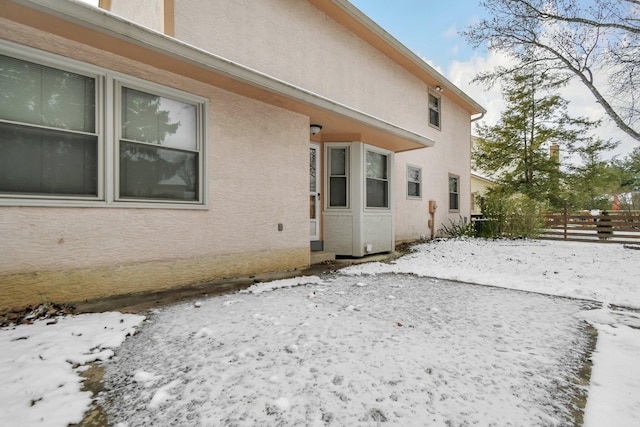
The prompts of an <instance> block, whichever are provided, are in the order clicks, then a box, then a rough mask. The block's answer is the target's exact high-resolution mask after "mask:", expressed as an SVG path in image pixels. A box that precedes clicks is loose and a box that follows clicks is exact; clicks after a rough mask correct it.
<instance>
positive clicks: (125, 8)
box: [109, 0, 165, 32]
mask: <svg viewBox="0 0 640 427" xmlns="http://www.w3.org/2000/svg"><path fill="white" fill-rule="evenodd" d="M164 7H165V0H135V1H130V0H129V1H111V2H109V10H110V11H111V12H113V13H115V14H116V15H119V16H124V17H130V18H135V19H131V20H132V21H135V22H137V23H139V24H140V25H144V26H145V27H148V28H151V29H152V30H155V31H158V32H164V30H165V28H164Z"/></svg>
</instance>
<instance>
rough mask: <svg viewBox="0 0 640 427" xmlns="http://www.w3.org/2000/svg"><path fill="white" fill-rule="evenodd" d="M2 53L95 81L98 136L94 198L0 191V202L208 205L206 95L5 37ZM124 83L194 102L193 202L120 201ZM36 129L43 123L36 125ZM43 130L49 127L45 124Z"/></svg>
mask: <svg viewBox="0 0 640 427" xmlns="http://www.w3.org/2000/svg"><path fill="white" fill-rule="evenodd" d="M0 54H2V55H6V56H10V57H13V58H16V59H19V60H23V61H28V62H32V63H35V64H39V65H42V66H46V67H50V68H55V69H58V70H61V71H68V72H71V73H75V74H79V75H82V76H86V77H90V78H93V79H95V90H96V94H95V103H96V105H95V114H96V117H95V134H96V135H97V139H98V153H97V159H98V160H97V161H98V164H97V175H98V176H97V185H98V191H97V193H98V194H97V196H61V195H40V194H38V195H32V194H27V193H24V194H15V193H11V194H9V193H0V206H45V207H46V206H52V207H56V206H62V207H64V206H75V207H115V208H127V207H128V208H164V209H209V192H208V167H207V148H208V146H209V141H208V137H209V123H208V112H209V100H208V99H207V98H204V97H202V96H199V95H195V94H192V93H189V92H185V91H182V90H179V89H175V88H172V87H169V86H164V85H162V84H159V83H155V82H151V81H147V80H144V79H140V78H137V77H134V76H131V75H127V74H123V73H120V72H116V71H112V70H109V69H106V68H103V67H98V66H95V65H92V64H88V63H85V62H82V61H78V60H75V59H70V58H65V57H62V56H60V55H58V54H55V53H51V52H46V51H41V50H39V49H35V48H30V47H27V46H22V45H18V44H16V43H13V42H9V41H5V40H0ZM123 85H124V86H125V87H130V88H132V89H135V90H141V91H144V92H147V93H151V94H153V95H157V96H162V97H167V98H170V99H174V100H177V101H181V102H185V103H188V104H192V105H195V106H196V111H197V112H196V121H197V123H196V134H197V136H196V138H197V141H196V148H197V149H198V152H197V153H198V154H197V157H198V160H197V167H198V174H197V179H198V189H197V192H196V193H197V194H196V200H195V201H181V200H175V199H132V198H126V199H123V198H121V197H119V167H120V166H119V156H120V154H119V145H120V141H119V139H118V138H119V136H120V132H121V127H120V126H121V115H120V114H121V105H120V94H119V90H120V87H122V86H123ZM4 122H7V121H4ZM9 123H15V122H9ZM18 124H20V123H18ZM28 126H31V125H28ZM33 127H34V128H38V127H39V126H37V125H33ZM40 128H43V127H41V126H40ZM44 129H49V128H48V127H44ZM53 129H55V128H53ZM83 134H84V133H83Z"/></svg>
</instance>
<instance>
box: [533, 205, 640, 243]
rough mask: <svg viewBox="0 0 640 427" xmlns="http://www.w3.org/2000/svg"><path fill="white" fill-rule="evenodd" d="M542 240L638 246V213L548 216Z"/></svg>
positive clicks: (639, 226) (639, 215)
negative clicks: (633, 244)
mask: <svg viewBox="0 0 640 427" xmlns="http://www.w3.org/2000/svg"><path fill="white" fill-rule="evenodd" d="M545 218H546V228H545V230H544V234H543V235H542V236H541V237H542V238H543V239H549V240H551V239H553V240H568V241H569V240H570V241H579V242H600V243H635V244H639V243H640V212H638V211H632V212H629V211H611V212H607V214H606V215H603V214H600V215H591V214H590V213H568V212H562V213H548V214H546V215H545Z"/></svg>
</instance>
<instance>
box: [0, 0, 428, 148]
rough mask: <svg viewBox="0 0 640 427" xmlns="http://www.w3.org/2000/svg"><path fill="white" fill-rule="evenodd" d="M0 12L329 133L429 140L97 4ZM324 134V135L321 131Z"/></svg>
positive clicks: (23, 0) (61, 0)
mask: <svg viewBox="0 0 640 427" xmlns="http://www.w3.org/2000/svg"><path fill="white" fill-rule="evenodd" d="M0 16H1V17H3V18H6V19H9V20H11V21H14V22H17V23H19V24H22V25H26V26H28V27H32V28H36V29H39V30H42V31H45V32H48V33H51V34H54V35H57V36H60V37H63V38H66V39H69V40H72V41H75V42H78V43H82V44H85V45H89V46H92V47H95V48H97V49H100V50H104V51H108V52H111V53H114V54H117V55H120V56H123V57H126V58H130V59H132V60H135V61H138V62H143V63H145V64H148V65H150V66H153V67H156V68H158V69H163V70H166V71H170V72H172V73H176V74H180V75H183V76H186V77H189V78H193V79H195V80H199V81H202V82H204V83H207V84H211V85H213V86H216V87H219V88H222V89H225V90H228V91H230V92H234V93H237V94H239V95H242V96H246V97H250V98H253V99H257V100H260V101H263V102H266V103H268V104H271V105H275V106H278V107H281V108H284V109H287V110H290V111H293V112H296V113H299V114H303V115H305V116H308V117H309V118H310V121H311V123H319V124H322V126H323V127H324V129H323V132H322V134H323V135H327V136H329V137H332V138H336V137H341V138H346V137H347V136H348V137H350V138H352V137H356V136H359V137H360V139H358V140H361V141H364V142H367V143H369V144H372V145H377V146H380V147H383V148H387V149H389V150H392V151H395V152H401V151H408V150H413V149H419V148H424V147H429V146H433V145H434V144H435V142H434V141H433V140H431V139H430V138H427V137H425V136H424V135H420V134H418V133H415V132H413V131H410V130H408V129H404V128H401V127H399V126H396V125H394V124H392V123H389V122H386V121H384V120H381V119H379V118H376V117H374V116H371V115H368V114H366V113H363V112H361V111H357V110H354V109H352V108H350V107H348V106H346V105H343V104H340V103H338V102H335V101H333V100H331V99H328V98H325V97H322V96H320V95H318V94H315V93H312V92H309V91H306V90H304V89H302V88H299V87H296V86H294V85H291V84H288V83H286V82H284V81H281V80H278V79H275V78H273V77H270V76H268V75H266V74H263V73H260V72H258V71H255V70H252V69H249V68H247V67H244V66H242V65H240V64H237V63H234V62H232V61H229V60H227V59H225V58H222V57H219V56H216V55H213V54H211V53H208V52H205V51H203V50H201V49H198V48H195V47H193V46H190V45H187V44H185V43H182V42H180V41H178V40H176V39H173V38H171V37H168V36H166V35H164V34H160V33H158V32H155V31H152V30H150V29H148V28H145V27H142V26H139V25H137V24H135V23H133V22H131V21H127V20H125V19H123V18H121V17H118V16H115V15H113V14H111V13H109V12H106V11H104V10H101V9H97V8H93V7H90V6H86V5H84V4H80V3H74V2H70V1H67V0H12V1H3V2H2V3H0ZM323 138H324V139H325V140H326V138H327V137H325V136H323Z"/></svg>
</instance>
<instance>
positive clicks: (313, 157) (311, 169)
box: [309, 148, 318, 197]
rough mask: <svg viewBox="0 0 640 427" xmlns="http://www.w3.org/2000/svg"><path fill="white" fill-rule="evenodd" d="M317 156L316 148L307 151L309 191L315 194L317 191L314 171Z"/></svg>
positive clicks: (315, 172)
mask: <svg viewBox="0 0 640 427" xmlns="http://www.w3.org/2000/svg"><path fill="white" fill-rule="evenodd" d="M317 154H318V150H317V149H316V148H310V149H309V191H310V192H312V193H315V192H316V191H317V190H316V183H317V181H318V180H317V178H316V177H317V173H318V171H316V163H317V158H316V156H317ZM314 197H315V196H314Z"/></svg>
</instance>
